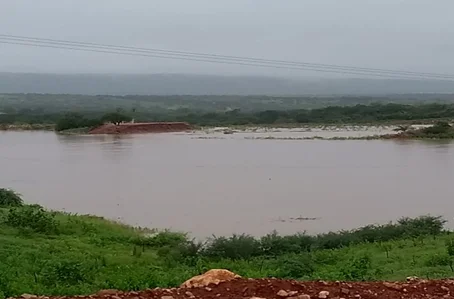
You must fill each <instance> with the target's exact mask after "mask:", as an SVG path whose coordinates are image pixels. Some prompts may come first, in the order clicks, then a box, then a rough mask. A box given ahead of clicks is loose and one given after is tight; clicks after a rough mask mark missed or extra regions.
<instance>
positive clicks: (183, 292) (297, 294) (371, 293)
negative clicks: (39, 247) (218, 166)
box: [23, 278, 454, 299]
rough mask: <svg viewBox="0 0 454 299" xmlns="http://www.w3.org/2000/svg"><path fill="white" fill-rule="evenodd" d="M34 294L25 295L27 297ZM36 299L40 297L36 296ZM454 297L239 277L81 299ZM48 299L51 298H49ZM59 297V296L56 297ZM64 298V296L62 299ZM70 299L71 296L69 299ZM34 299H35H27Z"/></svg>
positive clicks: (420, 287) (426, 288)
mask: <svg viewBox="0 0 454 299" xmlns="http://www.w3.org/2000/svg"><path fill="white" fill-rule="evenodd" d="M27 296H30V295H25V297H24V296H23V298H26V297H27ZM32 297H34V298H38V297H35V296H32ZM254 297H255V298H274V299H286V298H287V299H309V298H337V299H339V298H346V299H347V298H356V299H360V298H363V299H369V298H390V299H394V298H396V299H397V298H415V299H417V298H454V280H430V281H426V280H414V281H409V282H324V281H317V282H300V281H295V280H279V279H244V278H237V279H234V280H231V281H224V282H221V283H219V284H217V285H216V284H210V285H208V286H205V287H196V288H185V287H181V288H172V289H160V288H156V289H150V290H145V291H140V292H120V291H116V290H104V291H101V292H99V293H97V294H94V295H91V296H77V298H79V299H83V298H86V299H88V298H90V299H98V298H99V299H101V298H109V299H123V298H127V299H143V298H147V299H148V298H152V299H190V298H192V299H195V298H206V299H224V298H226V299H227V298H228V299H234V298H235V299H238V298H254ZM46 298H48V297H46ZM54 298H57V297H54ZM59 298H62V297H59ZM65 298H68V299H69V298H70V297H65ZM27 299H31V298H27Z"/></svg>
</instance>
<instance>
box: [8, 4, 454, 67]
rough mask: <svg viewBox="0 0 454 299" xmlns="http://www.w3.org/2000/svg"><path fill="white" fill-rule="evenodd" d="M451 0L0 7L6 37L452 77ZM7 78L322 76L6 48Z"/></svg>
mask: <svg viewBox="0 0 454 299" xmlns="http://www.w3.org/2000/svg"><path fill="white" fill-rule="evenodd" d="M453 16H454V1H453V0H437V1H433V0H424V1H423V0H406V1H402V0H400V1H399V0H374V1H373V0H312V1H306V0H285V1H284V0H160V1H158V0H128V1H127V0H39V1H38V0H0V34H12V35H23V36H33V37H41V38H52V39H65V40H74V41H87V42H95V43H106V44H118V45H129V46H134V47H153V48H161V49H170V50H181V51H193V52H204V53H217V54H224V55H239V56H250V57H260V58H270V59H285V60H298V61H302V62H316V63H326V64H343V65H351V66H360V67H379V68H388V69H405V70H413V71H426V72H440V73H454V58H453V55H454V17H453ZM0 71H13V72H22V71H26V72H59V73H74V72H83V73H105V72H115V73H181V72H182V73H213V74H246V73H247V74H261V75H290V76H294V75H314V76H320V75H321V74H320V73H307V72H300V71H286V70H274V69H262V68H251V67H242V66H226V65H216V64H208V63H196V62H184V61H171V60H160V59H156V58H141V57H129V56H119V55H112V54H100V53H87V52H76V51H68V50H61V49H42V48H41V49H40V48H33V47H21V46H13V45H5V44H0Z"/></svg>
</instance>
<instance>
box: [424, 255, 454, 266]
mask: <svg viewBox="0 0 454 299" xmlns="http://www.w3.org/2000/svg"><path fill="white" fill-rule="evenodd" d="M451 261H452V259H451V257H450V256H449V255H448V254H436V255H432V256H430V257H429V258H428V259H427V260H426V261H425V263H424V264H425V265H426V266H428V267H438V266H449V265H450V264H451Z"/></svg>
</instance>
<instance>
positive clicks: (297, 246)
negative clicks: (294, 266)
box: [260, 232, 314, 256]
mask: <svg viewBox="0 0 454 299" xmlns="http://www.w3.org/2000/svg"><path fill="white" fill-rule="evenodd" d="M313 243H314V237H312V236H308V235H306V234H303V233H299V234H295V235H289V236H279V235H278V234H277V233H276V232H273V233H271V234H268V235H266V236H263V237H262V238H261V239H260V249H261V253H262V254H264V255H270V256H278V255H281V254H284V253H300V252H309V251H310V250H311V247H312V244H313Z"/></svg>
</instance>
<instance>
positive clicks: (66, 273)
mask: <svg viewBox="0 0 454 299" xmlns="http://www.w3.org/2000/svg"><path fill="white" fill-rule="evenodd" d="M89 274H90V273H89V269H87V268H86V267H84V265H83V264H82V263H81V262H79V261H77V262H76V261H70V260H62V261H58V262H55V263H51V264H49V265H47V267H46V268H44V269H43V271H42V280H43V283H44V284H45V285H47V286H55V285H59V284H63V285H67V286H68V285H76V284H80V283H82V282H86V281H89V280H90V275H89Z"/></svg>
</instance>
